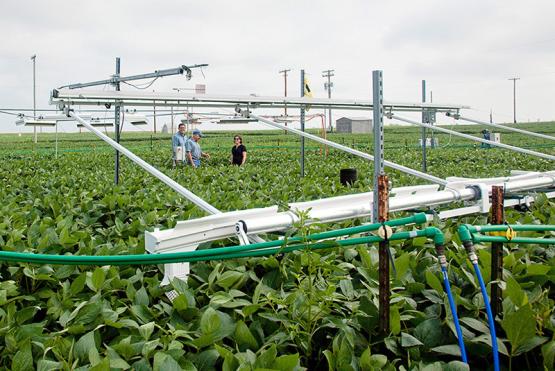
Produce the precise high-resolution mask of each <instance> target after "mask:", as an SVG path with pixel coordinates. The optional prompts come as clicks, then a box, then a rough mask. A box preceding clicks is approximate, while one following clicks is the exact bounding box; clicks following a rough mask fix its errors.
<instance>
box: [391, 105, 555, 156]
mask: <svg viewBox="0 0 555 371" xmlns="http://www.w3.org/2000/svg"><path fill="white" fill-rule="evenodd" d="M388 116H389V118H392V119H395V120H398V121H403V122H406V123H409V124H413V125H417V126H422V127H425V128H430V129H433V130H435V131H440V132H443V133H447V134H452V135H455V136H458V137H461V138H466V139H470V140H473V141H475V142H480V143H486V144H489V145H492V146H495V147H499V148H504V149H508V150H511V151H514V152H520V153H525V154H527V155H531V156H536V157H540V158H543V159H546V160H552V161H554V160H555V156H552V155H548V154H546V153H541V152H536V151H531V150H529V149H524V148H520V147H515V146H510V145H508V144H504V143H497V142H494V141H492V140H487V139H482V138H478V137H475V136H472V135H468V134H463V133H459V132H458V131H454V130H450V129H445V128H442V127H439V126H432V125H429V124H423V123H420V122H418V121H414V120H410V119H407V118H404V117H399V116H397V115H395V114H392V113H390V114H389V115H388Z"/></svg>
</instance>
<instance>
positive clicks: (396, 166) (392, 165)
mask: <svg viewBox="0 0 555 371" xmlns="http://www.w3.org/2000/svg"><path fill="white" fill-rule="evenodd" d="M248 116H249V117H253V118H255V119H257V120H258V121H260V122H263V123H265V124H268V125H270V126H273V127H276V128H279V129H282V130H287V131H289V132H292V133H295V134H297V135H300V136H302V137H305V138H308V139H311V140H314V141H316V142H319V143H322V144H326V145H328V146H330V147H333V148H336V149H339V150H341V151H344V152H347V153H350V154H352V155H355V156H358V157H362V158H364V159H366V160H369V161H374V156H372V155H369V154H368V153H364V152H361V151H358V150H356V149H353V148H349V147H347V146H343V145H341V144H339V143H335V142H332V141H330V140H327V139H323V138H320V137H318V136H316V135H312V134H309V133H306V132H304V131H301V130H297V129H294V128H292V127H290V126H285V125H282V124H279V123H277V122H274V121H271V120H268V119H265V118H264V117H261V116H257V115H253V114H249V115H248ZM384 165H385V166H387V167H390V168H392V169H395V170H399V171H401V172H403V173H406V174H410V175H413V176H416V177H418V178H421V179H425V180H427V181H430V182H432V183H436V184H440V185H443V186H445V185H447V183H448V182H447V181H446V180H445V179H441V178H438V177H436V176H433V175H429V174H426V173H422V172H420V171H418V170H414V169H411V168H408V167H406V166H403V165H399V164H396V163H395V162H391V161H384Z"/></svg>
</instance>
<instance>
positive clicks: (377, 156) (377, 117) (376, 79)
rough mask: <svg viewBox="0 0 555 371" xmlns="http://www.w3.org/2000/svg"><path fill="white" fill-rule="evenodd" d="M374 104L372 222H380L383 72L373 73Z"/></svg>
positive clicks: (382, 155)
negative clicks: (378, 186)
mask: <svg viewBox="0 0 555 371" xmlns="http://www.w3.org/2000/svg"><path fill="white" fill-rule="evenodd" d="M372 87H373V89H372V90H373V98H372V99H373V104H374V110H373V114H374V120H373V121H374V178H373V179H374V183H373V184H374V203H373V217H372V219H373V220H372V221H373V222H374V223H377V221H378V214H379V210H378V202H379V198H378V193H377V192H376V186H377V184H378V177H379V176H380V175H383V174H384V165H385V164H384V154H383V75H382V71H373V72H372Z"/></svg>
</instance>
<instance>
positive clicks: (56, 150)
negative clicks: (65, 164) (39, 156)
mask: <svg viewBox="0 0 555 371" xmlns="http://www.w3.org/2000/svg"><path fill="white" fill-rule="evenodd" d="M56 158H58V121H56Z"/></svg>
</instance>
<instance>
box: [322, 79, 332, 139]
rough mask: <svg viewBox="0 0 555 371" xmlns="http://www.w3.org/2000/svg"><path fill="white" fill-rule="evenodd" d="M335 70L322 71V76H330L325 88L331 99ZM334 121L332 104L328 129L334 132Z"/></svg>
mask: <svg viewBox="0 0 555 371" xmlns="http://www.w3.org/2000/svg"><path fill="white" fill-rule="evenodd" d="M333 72H334V70H326V71H322V73H323V75H322V77H327V78H328V82H327V83H326V84H325V88H326V90H327V91H328V99H331V88H332V87H333V83H332V82H331V77H332V76H334V74H333ZM332 123H333V121H332V119H331V106H330V107H329V109H328V131H329V132H332V131H333V125H332Z"/></svg>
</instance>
